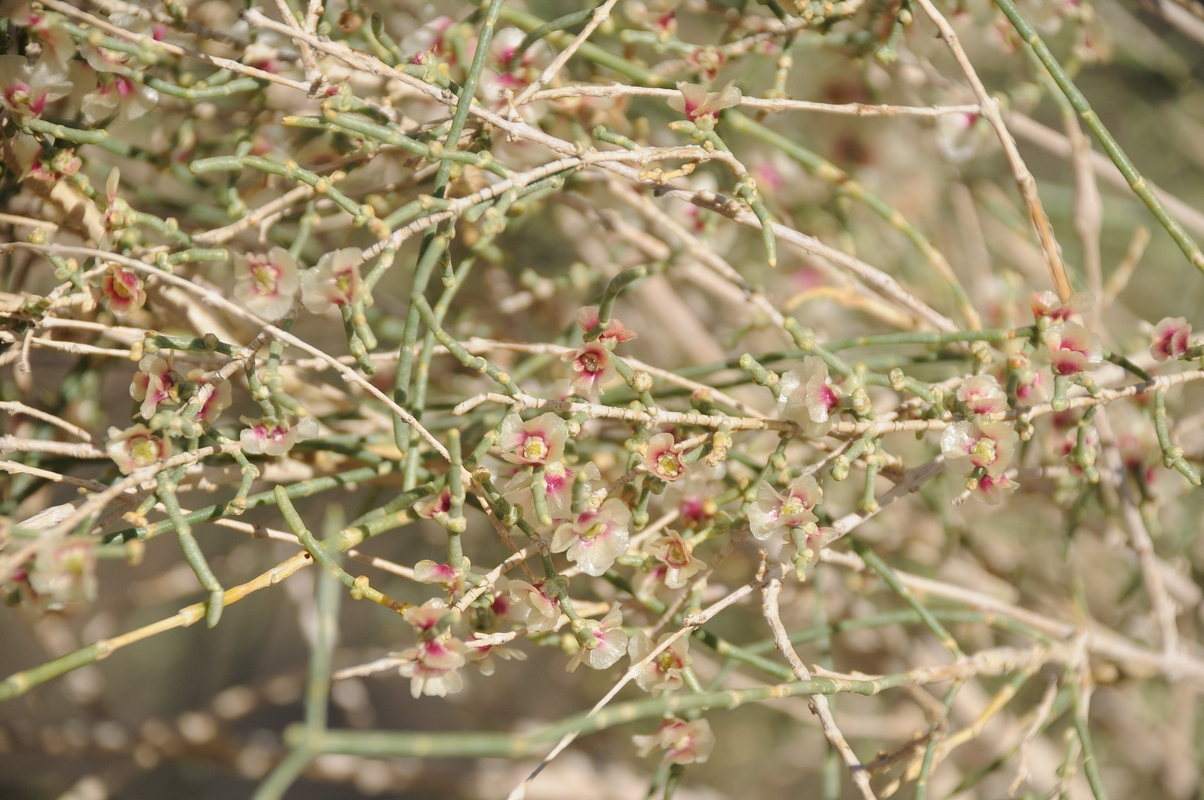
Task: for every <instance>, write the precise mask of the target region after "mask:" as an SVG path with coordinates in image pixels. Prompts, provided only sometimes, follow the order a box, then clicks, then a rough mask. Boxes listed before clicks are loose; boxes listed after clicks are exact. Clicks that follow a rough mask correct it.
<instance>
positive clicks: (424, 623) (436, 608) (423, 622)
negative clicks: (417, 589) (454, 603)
mask: <svg viewBox="0 0 1204 800" xmlns="http://www.w3.org/2000/svg"><path fill="white" fill-rule="evenodd" d="M451 613H452V610H451V609H449V608H448V607H447V603H445V602H443V601H442V600H440V599H438V598H432V599H430V600H427V601H426V602H425V603H423V604H422V605H420V606H411V607H410V608H407V609H406V610H405V611H403V612H402V613H401V618H402V619H404V620H405V621H406V622H408V623H410V625H412V626H413V627H414V632H415V633H416V634H418V635H419V636H420V637H421V636H423V635H424V634H427V633H429V632H431V631H433V630H434V629H435V626H436V625H438V624H439V623H440V622H442V621H443V618H444V617H446V616H447V615H448V614H451ZM453 621H454V619H453Z"/></svg>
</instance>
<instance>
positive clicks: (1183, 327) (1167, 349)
mask: <svg viewBox="0 0 1204 800" xmlns="http://www.w3.org/2000/svg"><path fill="white" fill-rule="evenodd" d="M1190 346H1191V325H1190V324H1188V322H1187V320H1186V319H1184V318H1183V317H1166V318H1164V319H1163V320H1162V322H1159V323H1158V327H1156V328H1154V343H1153V344H1151V345H1150V353H1152V354H1153V356H1154V358H1155V359H1156V360H1158V361H1169V360H1174V359H1178V358H1181V357H1182V356H1183V354H1184V353H1186V352H1187V348H1188V347H1190Z"/></svg>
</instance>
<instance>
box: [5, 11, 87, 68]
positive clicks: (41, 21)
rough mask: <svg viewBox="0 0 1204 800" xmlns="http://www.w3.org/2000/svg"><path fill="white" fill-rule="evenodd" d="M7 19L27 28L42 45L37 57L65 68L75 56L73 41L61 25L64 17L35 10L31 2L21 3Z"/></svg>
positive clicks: (64, 19)
mask: <svg viewBox="0 0 1204 800" xmlns="http://www.w3.org/2000/svg"><path fill="white" fill-rule="evenodd" d="M9 19H10V20H12V23H13V24H14V25H19V26H21V27H23V28H28V32H29V33H31V34H33V38H36V39H37V40H38V42H39V43H40V45H41V47H42V52H41V55H40V56H39V58H41V59H47V60H51V61H53V62H54V63H55V64H57V65H59V66H60V67H62V68H66V66H67V65H68V64H70V63H71V60H72V59H73V58H75V51H76V48H75V41H74V40H73V39H72V38H71V34H69V33H67V31H66V29H65V28H64V27H63V23H64V22H65V21H66V18H65V17H63V16H61V15H59V14H54V13H51V12H47V11H44V10H42V9H41V8H40V7H39V8H38V10H36V11H35V10H33V8H31V4H29V3H22V4H21V5H20V7H18V8H17V9H16V10H15V11H13V12H12V14H11V16H10V17H9Z"/></svg>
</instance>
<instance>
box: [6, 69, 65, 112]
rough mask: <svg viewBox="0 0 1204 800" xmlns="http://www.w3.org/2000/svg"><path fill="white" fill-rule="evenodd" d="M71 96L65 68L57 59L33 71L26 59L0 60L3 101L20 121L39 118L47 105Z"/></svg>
mask: <svg viewBox="0 0 1204 800" xmlns="http://www.w3.org/2000/svg"><path fill="white" fill-rule="evenodd" d="M70 93H71V81H69V80H67V75H66V72H65V69H64V66H63V65H62V64H60V63H58V62H56V61H55V60H54V59H43V60H40V61H38V63H37V65H36V66H33V67H31V66H30V65H29V61H27V60H26V59H25V57H24V56H17V55H6V56H0V100H2V101H3V104H4V107H5V108H7V109H8V110H9V111H11V112H13V113H14V114H16V115H17V116H18V117H40V116H42V112H43V111H45V110H46V104H47V103H51V102H53V101H55V100H58V99H59V98H60V97H66V96H67V95H68V94H70Z"/></svg>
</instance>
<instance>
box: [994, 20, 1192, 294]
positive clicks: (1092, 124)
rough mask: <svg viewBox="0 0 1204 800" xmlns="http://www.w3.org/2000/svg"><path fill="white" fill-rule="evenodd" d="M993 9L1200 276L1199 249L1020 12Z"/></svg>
mask: <svg viewBox="0 0 1204 800" xmlns="http://www.w3.org/2000/svg"><path fill="white" fill-rule="evenodd" d="M994 2H995V5H997V6H999V10H1000V11H1002V12H1003V14H1004V16H1006V17H1007V18H1008V20H1009V21H1010V22H1011V23H1012V27H1014V28H1015V29H1016V32H1017V33H1018V34H1020V38H1021V39H1023V40H1024V42H1025V43H1026V44H1028V45H1029V46H1030V47H1032V48H1033V51H1034V52H1035V53H1036V54H1037V58H1039V59H1040V60H1041V63H1042V64H1044V65H1045V68H1046V69H1047V70H1049V74H1050V75H1052V76H1053V79H1054V81H1055V82H1056V83H1057V84H1058V88H1059V89H1061V90H1062V93H1063V94H1065V95H1066V99H1067V100H1069V101H1070V105H1071V106H1073V107H1074V110H1075V113H1077V114H1078V115H1079V118H1080V119H1082V120H1083V122H1084V124H1086V126H1087V127H1088V128H1090V129H1091V132H1092V133H1093V134H1095V138H1096V139H1098V140H1099V143H1100V144H1101V145H1103V148H1104V152H1106V153H1107V154H1108V158H1110V159H1112V163H1113V164H1115V165H1116V168H1117V169H1118V170H1120V174H1121V175H1124V177H1125V180H1126V181H1127V182H1128V184H1129V188H1131V189H1132V190H1133V193H1134V194H1135V195H1137V196H1138V197H1140V198H1141V201H1142V202H1143V203H1145V204H1146V207H1147V208H1148V209H1149V210H1150V212H1151V213H1152V214H1153V215H1154V216H1155V217H1156V218H1157V219H1158V222H1159V223H1160V224H1161V225H1162V227H1163V228H1165V229H1166V232H1167V233H1169V234H1170V236H1171V238H1172V239H1174V240H1175V244H1177V245H1179V249H1180V250H1182V251H1183V255H1185V256H1187V260H1188V261H1190V262H1191V263H1192V265H1194V266H1195V267H1196V268H1197V269H1198V270H1200V271H1201V272H1204V252H1201V250H1200V245H1198V244H1197V243H1196V241H1195V240H1194V239H1192V238H1191V236H1190V235H1189V234H1188V233H1187V231H1186V230H1184V229H1183V226H1182V225H1180V224H1179V222H1178V221H1177V220H1176V219H1175V218H1174V217H1172V216H1171V215H1170V212H1168V211H1167V210H1166V206H1164V205H1162V201H1161V200H1159V199H1158V195H1156V194H1154V190H1153V189H1151V188H1150V185H1149V184H1148V183H1146V180H1145V178H1144V177H1142V175H1141V173H1140V172H1138V171H1137V167H1135V166H1134V165H1133V162H1132V161H1131V160H1130V159H1129V157H1128V156H1127V155H1126V154H1125V151H1124V150H1122V149H1121V146H1120V144H1118V143H1117V141H1116V139H1114V138H1113V137H1112V134H1111V133H1110V132H1109V131H1108V129H1107V128H1106V127H1104V123H1103V122H1101V121H1100V118H1099V115H1097V114H1096V113H1095V111H1094V110H1093V109H1092V108H1091V104H1090V103H1088V102H1087V98H1086V97H1085V96H1084V95H1083V93H1082V92H1081V91H1079V88H1078V87H1077V86H1075V85H1074V82H1073V81H1071V80H1070V77H1069V76H1068V75H1067V74H1066V71H1065V70H1064V69H1062V65H1061V64H1059V63H1058V60H1057V59H1056V58H1054V56H1053V53H1051V52H1050V50H1049V48H1048V47H1047V46H1046V45H1045V42H1044V41H1042V40H1041V37H1040V36H1038V35H1037V31H1036V29H1035V28H1033V26H1032V25H1030V24H1029V22H1028V20H1027V19H1025V18H1024V15H1023V14H1021V13H1020V9H1019V8H1017V7H1016V4H1015V3H1014V2H1012V0H994Z"/></svg>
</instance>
